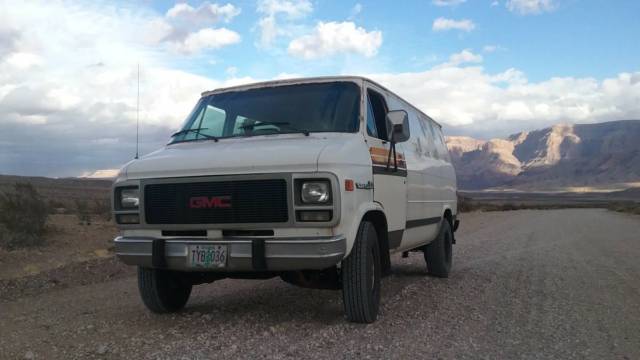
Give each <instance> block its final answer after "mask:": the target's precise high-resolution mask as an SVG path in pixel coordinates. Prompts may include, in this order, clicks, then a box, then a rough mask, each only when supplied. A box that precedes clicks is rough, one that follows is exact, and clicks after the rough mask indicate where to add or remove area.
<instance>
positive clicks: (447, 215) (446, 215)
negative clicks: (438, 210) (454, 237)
mask: <svg viewBox="0 0 640 360" xmlns="http://www.w3.org/2000/svg"><path fill="white" fill-rule="evenodd" d="M444 218H445V219H447V221H448V222H449V225H450V226H451V229H453V214H452V213H451V209H447V210H445V211H444Z"/></svg>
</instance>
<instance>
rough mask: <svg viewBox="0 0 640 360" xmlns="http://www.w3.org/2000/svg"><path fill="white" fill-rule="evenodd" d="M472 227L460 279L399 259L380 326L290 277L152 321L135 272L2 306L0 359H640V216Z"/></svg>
mask: <svg viewBox="0 0 640 360" xmlns="http://www.w3.org/2000/svg"><path fill="white" fill-rule="evenodd" d="M461 218H462V225H461V229H460V231H459V233H458V244H457V245H456V246H455V248H454V269H453V272H452V275H451V277H450V278H449V279H436V278H432V277H429V276H427V275H426V268H425V265H424V259H423V257H422V254H421V253H412V254H411V255H410V257H409V258H408V259H402V258H400V257H399V256H395V257H394V258H393V260H392V262H393V274H392V275H391V276H389V277H387V278H385V279H384V280H383V284H382V287H383V289H382V306H381V314H380V317H379V319H378V321H377V322H376V323H375V324H372V325H358V324H350V323H346V322H345V321H344V320H343V317H342V302H341V295H340V292H338V291H329V290H309V289H301V288H296V287H294V286H291V285H288V284H286V283H284V282H282V281H280V280H279V279H272V280H267V281H250V280H224V281H219V282H215V283H213V284H210V285H203V286H198V287H196V288H195V289H194V293H193V295H192V297H191V300H190V302H189V304H188V305H187V309H186V310H185V311H184V312H182V313H180V314H177V315H169V316H156V315H151V314H150V313H149V312H148V311H146V309H145V308H144V307H143V305H142V303H141V301H140V300H139V297H138V293H137V287H136V281H135V277H134V273H133V272H132V271H131V270H130V269H127V270H126V271H125V273H124V274H123V275H122V276H116V277H113V278H108V277H107V278H100V277H96V279H98V280H96V281H97V282H94V283H90V282H89V283H87V282H84V283H83V285H77V286H73V285H72V286H66V287H52V288H48V289H46V290H43V291H41V292H36V293H34V292H33V291H30V292H27V293H25V294H24V295H22V296H20V297H17V298H15V297H11V296H5V297H0V299H4V300H0V357H1V358H8V359H13V358H36V359H55V358H65V359H66V358H154V359H155V358H158V359H173V358H179V359H181V358H185V359H204V358H223V357H224V358H327V359H336V358H402V359H408V358H445V359H461V358H473V359H482V358H487V359H496V358H498V359H512V358H563V359H571V358H576V359H583V358H591V359H640V217H638V216H633V215H625V214H618V213H613V212H609V211H606V210H598V209H580V210H548V211H528V210H522V211H511V212H492V213H470V214H463V216H462V217H461ZM76 276H80V277H82V276H83V275H82V272H81V270H80V272H76ZM6 291H8V290H6ZM11 291H13V290H11Z"/></svg>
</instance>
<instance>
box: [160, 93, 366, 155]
mask: <svg viewBox="0 0 640 360" xmlns="http://www.w3.org/2000/svg"><path fill="white" fill-rule="evenodd" d="M359 104H360V87H359V86H358V85H356V84H355V83H352V82H330V83H310V84H299V85H285V86H274V87H269V88H261V89H251V90H242V91H229V92H225V93H220V94H214V95H210V96H207V97H203V98H202V99H200V102H198V104H197V105H196V107H195V109H194V110H193V112H192V113H191V115H189V117H188V118H187V120H186V121H185V123H184V125H183V127H182V128H181V130H180V131H178V132H177V133H175V134H174V135H173V136H172V141H171V142H172V143H175V142H184V141H194V140H207V139H214V140H215V139H219V138H227V137H234V136H257V135H268V134H282V133H298V132H299V133H305V134H308V133H309V132H356V131H358V119H359V116H358V115H359Z"/></svg>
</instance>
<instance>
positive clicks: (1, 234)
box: [0, 183, 49, 248]
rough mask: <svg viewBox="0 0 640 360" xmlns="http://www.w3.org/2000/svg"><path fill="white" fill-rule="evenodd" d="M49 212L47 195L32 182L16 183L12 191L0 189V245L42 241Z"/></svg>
mask: <svg viewBox="0 0 640 360" xmlns="http://www.w3.org/2000/svg"><path fill="white" fill-rule="evenodd" d="M48 216H49V207H48V206H47V203H46V202H45V200H44V198H43V197H42V196H41V195H40V194H39V193H38V191H36V189H35V188H34V187H33V185H31V184H29V183H16V184H15V185H14V187H13V191H8V192H5V193H0V246H2V247H6V248H15V247H24V246H33V245H39V244H41V243H42V242H43V241H44V238H43V236H42V235H43V233H44V231H45V225H46V223H47V218H48Z"/></svg>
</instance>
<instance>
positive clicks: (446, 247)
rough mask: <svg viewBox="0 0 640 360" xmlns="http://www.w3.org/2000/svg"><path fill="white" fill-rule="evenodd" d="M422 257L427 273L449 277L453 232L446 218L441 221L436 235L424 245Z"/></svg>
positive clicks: (451, 261)
mask: <svg viewBox="0 0 640 360" xmlns="http://www.w3.org/2000/svg"><path fill="white" fill-rule="evenodd" d="M424 259H425V261H426V262H427V269H428V270H429V274H431V275H434V276H437V277H441V278H446V277H449V272H450V271H451V264H452V263H453V233H452V232H451V225H450V224H449V221H448V220H447V219H444V220H443V221H442V225H440V232H439V233H438V237H437V238H436V239H435V240H433V241H432V242H430V243H429V244H427V245H426V246H425V247H424Z"/></svg>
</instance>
